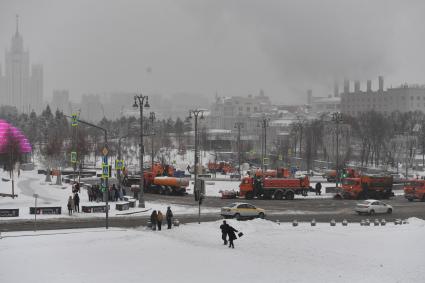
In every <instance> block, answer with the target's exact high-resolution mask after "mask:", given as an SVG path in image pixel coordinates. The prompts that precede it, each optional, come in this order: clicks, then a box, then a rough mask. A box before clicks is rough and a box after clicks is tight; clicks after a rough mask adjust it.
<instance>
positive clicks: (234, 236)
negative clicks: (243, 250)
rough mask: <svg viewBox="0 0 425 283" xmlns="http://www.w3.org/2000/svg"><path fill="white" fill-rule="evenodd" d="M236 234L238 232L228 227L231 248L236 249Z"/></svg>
mask: <svg viewBox="0 0 425 283" xmlns="http://www.w3.org/2000/svg"><path fill="white" fill-rule="evenodd" d="M236 232H238V230H236V229H235V228H233V227H232V226H230V225H227V235H228V236H229V248H233V249H234V248H235V245H234V244H233V241H234V240H236V239H237V237H236Z"/></svg>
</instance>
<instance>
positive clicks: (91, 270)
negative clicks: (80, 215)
mask: <svg viewBox="0 0 425 283" xmlns="http://www.w3.org/2000/svg"><path fill="white" fill-rule="evenodd" d="M229 222H230V224H231V225H232V226H234V227H235V228H236V229H237V230H239V231H242V232H243V233H244V235H243V236H242V237H241V238H240V239H237V240H236V241H235V247H236V248H235V249H229V248H228V247H227V246H224V245H223V243H222V241H221V233H220V230H219V225H220V224H221V222H220V221H217V222H207V223H201V224H187V225H181V226H180V227H174V228H173V229H171V230H163V231H155V232H154V231H150V230H147V229H146V228H144V227H140V228H139V229H127V230H126V229H115V228H112V229H110V230H108V231H107V230H105V229H86V230H83V229H79V230H65V231H64V230H61V231H40V232H8V233H2V236H3V238H2V239H1V240H0V251H1V257H0V266H1V268H0V278H1V282H7V283H18V282H34V283H37V282H61V283H68V282H69V283H74V282H105V283H107V282H114V283H115V282H184V283H188V282H204V283H207V282H214V283H216V282H308V283H311V282H424V278H425V269H424V268H423V259H424V251H425V241H423V236H424V235H425V221H423V220H419V219H415V218H411V219H409V222H410V223H409V224H406V225H397V226H395V225H390V224H387V225H388V226H379V227H375V226H370V227H364V226H360V225H358V224H357V225H354V224H353V225H349V226H348V227H343V226H341V225H340V224H338V226H336V227H330V226H329V224H321V223H319V224H318V226H316V227H311V226H309V225H308V224H307V223H301V224H300V226H298V227H292V226H291V225H290V224H283V223H282V224H281V225H278V224H276V223H273V222H270V221H266V220H260V219H257V220H253V221H245V222H236V221H233V220H229ZM82 248H84V250H82Z"/></svg>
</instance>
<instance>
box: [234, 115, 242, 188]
mask: <svg viewBox="0 0 425 283" xmlns="http://www.w3.org/2000/svg"><path fill="white" fill-rule="evenodd" d="M243 127H244V124H243V123H242V122H236V123H235V129H238V174H239V180H240V179H241V128H243Z"/></svg>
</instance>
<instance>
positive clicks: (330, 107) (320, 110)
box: [307, 86, 341, 117]
mask: <svg viewBox="0 0 425 283" xmlns="http://www.w3.org/2000/svg"><path fill="white" fill-rule="evenodd" d="M307 105H308V106H309V108H310V111H309V113H310V114H311V115H313V116H315V117H317V116H320V115H321V114H324V113H332V112H337V111H340V105H341V97H340V95H339V93H338V87H337V86H335V88H334V95H333V96H332V95H329V96H327V97H320V96H319V97H315V96H313V94H312V91H311V90H308V91H307Z"/></svg>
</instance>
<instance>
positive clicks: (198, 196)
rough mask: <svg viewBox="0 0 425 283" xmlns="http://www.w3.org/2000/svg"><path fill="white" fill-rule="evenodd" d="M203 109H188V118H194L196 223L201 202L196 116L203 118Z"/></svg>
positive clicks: (199, 219)
mask: <svg viewBox="0 0 425 283" xmlns="http://www.w3.org/2000/svg"><path fill="white" fill-rule="evenodd" d="M204 112H205V110H203V109H195V110H189V119H192V118H195V188H194V190H193V193H194V195H195V201H198V223H201V203H202V198H203V196H201V191H200V188H199V185H198V167H199V165H198V163H199V154H198V117H199V118H200V119H204Z"/></svg>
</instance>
